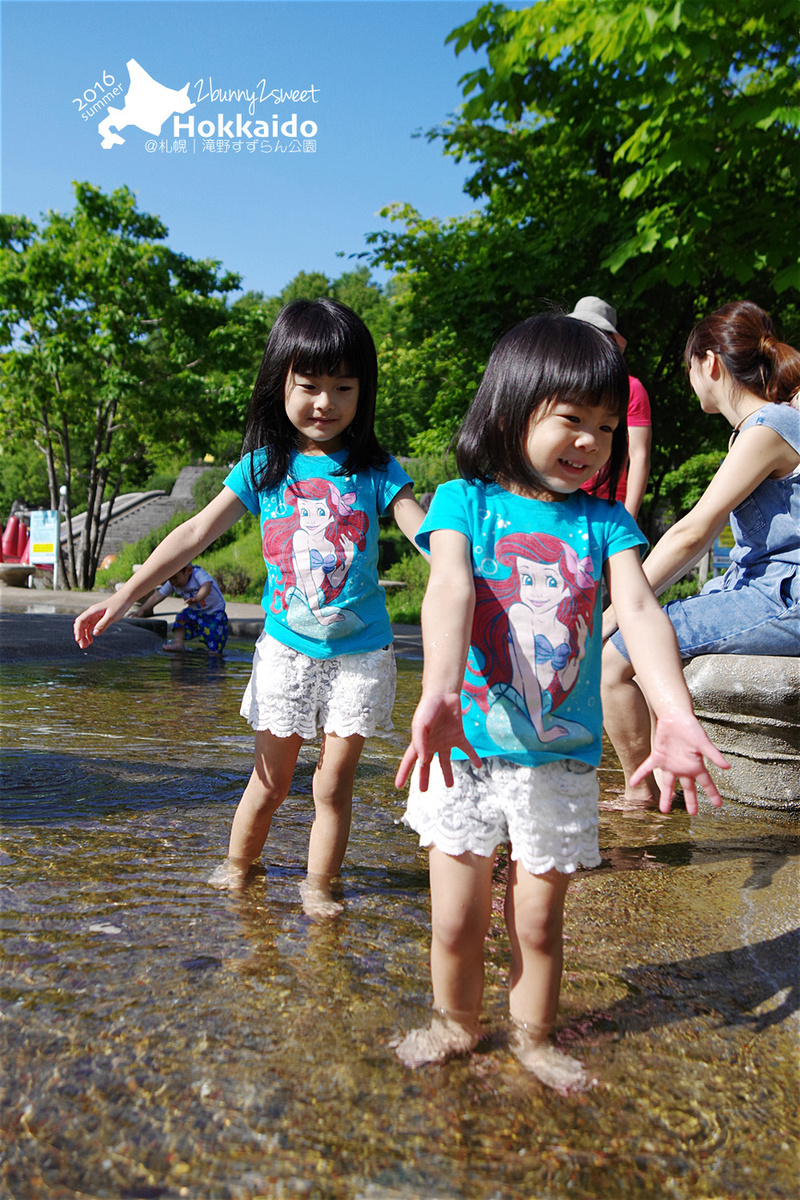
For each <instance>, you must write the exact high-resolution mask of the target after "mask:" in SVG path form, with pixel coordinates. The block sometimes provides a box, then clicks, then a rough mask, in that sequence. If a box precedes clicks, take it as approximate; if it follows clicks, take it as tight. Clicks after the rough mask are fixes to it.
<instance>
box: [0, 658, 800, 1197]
mask: <svg viewBox="0 0 800 1200" xmlns="http://www.w3.org/2000/svg"><path fill="white" fill-rule="evenodd" d="M250 656H251V646H249V645H246V644H245V643H240V644H231V645H230V646H229V655H228V658H227V661H226V662H225V663H224V664H215V663H213V662H211V661H209V659H208V658H207V657H206V656H205V655H204V654H203V653H202V652H198V653H192V654H187V655H186V656H185V657H184V658H175V657H169V656H167V655H164V654H160V653H155V654H152V655H148V656H145V657H138V658H127V659H121V660H117V661H97V660H94V661H93V660H92V658H91V654H90V653H89V654H87V655H85V656H83V657H82V658H81V659H78V660H75V661H71V662H69V663H68V664H64V665H58V664H52V663H40V662H37V663H27V664H26V663H12V664H10V665H8V666H7V667H6V668H5V669H4V673H3V693H2V701H1V703H2V726H3V747H4V749H3V766H4V776H5V779H4V787H3V832H4V849H3V852H2V857H1V858H0V864H1V866H2V872H1V878H2V890H0V896H2V899H3V929H4V946H3V952H2V954H3V957H2V1001H3V1004H2V1020H1V1021H0V1037H1V1038H2V1050H3V1060H4V1067H5V1079H4V1082H3V1092H2V1098H3V1116H2V1131H1V1132H2V1138H3V1141H4V1143H5V1144H4V1147H3V1150H4V1158H3V1165H2V1167H0V1195H2V1196H3V1197H10V1198H13V1200H36V1198H39V1197H42V1198H45V1197H46V1198H47V1200H51V1198H52V1200H61V1198H77V1197H83V1198H85V1197H97V1198H100V1197H115V1198H116V1197H119V1198H122V1197H131V1198H139V1200H147V1198H148V1197H165V1198H168V1200H170V1198H172V1197H188V1198H190V1200H217V1198H220V1200H221V1198H232V1200H253V1198H256V1197H263V1198H270V1200H271V1198H273V1197H306V1196H307V1197H314V1198H319V1200H339V1198H360V1197H364V1198H365V1200H406V1198H408V1200H410V1198H412V1197H415V1198H416V1197H420V1198H431V1200H432V1198H434V1197H436V1198H439V1200H451V1198H456V1197H458V1198H462V1197H463V1198H468V1200H535V1198H541V1200H562V1198H565V1197H581V1198H589V1197H591V1198H598V1200H599V1198H603V1200H634V1198H637V1197H676V1198H680V1200H689V1198H692V1200H694V1198H696V1197H708V1198H712V1197H713V1198H716V1200H734V1198H736V1200H739V1198H752V1200H769V1198H771V1197H786V1198H787V1200H788V1198H790V1197H791V1198H792V1200H794V1198H796V1196H797V1167H798V1157H797V1155H798V1141H797V1133H798V1130H797V1124H796V1107H797V1094H798V1087H797V1085H798V1070H797V1049H798V1040H797V1038H798V1029H799V1028H800V1025H799V1024H798V1007H800V991H799V989H798V974H797V962H798V934H797V931H796V928H795V927H796V924H797V920H796V915H797V884H798V873H797V863H798V856H799V855H800V829H798V826H797V824H796V823H792V822H791V821H790V820H788V819H787V818H786V817H785V816H781V815H777V814H776V815H770V814H768V813H765V812H763V811H759V810H755V809H748V808H745V807H740V806H735V805H731V804H727V805H726V806H725V808H724V809H722V810H721V811H716V810H714V809H712V808H711V806H710V805H708V804H705V803H703V805H702V807H701V812H700V813H699V815H698V816H697V817H695V818H689V817H688V816H687V815H686V813H685V812H676V813H674V814H673V815H671V816H669V817H666V818H664V817H660V816H657V815H653V814H647V815H640V816H625V815H622V814H620V813H618V812H613V811H604V812H603V813H602V817H601V843H600V844H601V851H602V854H603V865H602V866H601V867H600V868H599V869H598V870H596V871H588V872H581V873H579V875H578V876H577V877H576V880H575V882H574V884H573V886H572V887H571V889H570V892H569V894H568V898H567V924H566V928H567V941H566V964H565V978H564V988H563V994H562V1008H561V1014H560V1031H559V1035H558V1036H559V1041H560V1044H561V1045H562V1046H564V1047H567V1048H569V1049H570V1051H571V1052H572V1053H575V1054H576V1055H577V1056H578V1057H580V1058H581V1059H582V1060H583V1061H584V1062H585V1063H586V1064H587V1066H588V1067H589V1068H590V1069H591V1071H592V1072H593V1073H594V1074H595V1075H596V1076H597V1077H598V1079H599V1083H598V1086H597V1087H596V1088H595V1089H594V1090H593V1091H591V1092H590V1093H588V1094H587V1095H585V1096H582V1097H578V1098H571V1099H564V1098H562V1097H560V1096H558V1095H556V1094H555V1093H553V1092H550V1091H548V1090H546V1089H544V1088H543V1087H542V1086H541V1085H540V1084H539V1083H538V1082H537V1081H536V1079H534V1078H532V1077H531V1076H529V1075H527V1074H526V1072H525V1071H524V1070H523V1069H522V1067H521V1066H520V1065H519V1064H518V1063H517V1062H516V1060H515V1059H513V1058H512V1057H511V1055H510V1054H509V1052H508V1050H507V1049H506V1047H505V1045H504V1041H503V1036H504V1016H505V1009H506V999H505V992H504V976H505V970H506V963H507V943H506V940H505V935H504V931H503V926H502V908H501V902H500V887H499V884H498V891H497V903H496V912H495V918H494V921H493V926H492V930H491V934H490V938H489V940H488V943H487V949H488V970H487V992H486V1000H485V1014H486V1038H485V1040H484V1041H483V1042H482V1044H481V1046H480V1047H479V1051H478V1052H477V1053H476V1054H474V1055H473V1056H471V1057H470V1058H469V1059H465V1060H461V1061H456V1062H453V1063H450V1064H448V1065H446V1066H444V1067H428V1068H425V1069H423V1070H421V1071H418V1072H410V1071H408V1070H406V1069H405V1068H404V1067H402V1066H401V1065H400V1064H399V1062H398V1061H397V1060H396V1059H395V1056H394V1052H393V1050H392V1047H391V1041H392V1039H393V1038H396V1037H397V1036H398V1035H399V1034H401V1033H402V1032H403V1031H405V1030H407V1029H408V1028H410V1027H412V1026H415V1025H420V1024H423V1023H425V1022H426V1020H427V1017H428V1010H429V1005H430V987H429V973H428V964H427V955H428V937H429V919H428V912H429V909H428V890H427V862H426V856H425V854H424V853H423V852H422V851H420V850H419V848H418V847H417V845H416V838H415V836H414V835H413V834H412V833H411V832H410V831H409V830H407V829H406V828H405V827H404V826H402V825H400V824H399V823H398V822H399V818H400V816H401V814H402V809H403V803H402V797H401V796H400V795H399V794H398V793H397V792H396V791H395V790H394V787H393V785H392V776H393V774H394V770H395V766H396V763H397V761H398V758H399V755H400V753H401V751H402V748H403V746H404V744H405V731H406V730H407V727H408V722H409V719H410V714H411V712H412V710H413V705H414V703H415V700H416V697H417V694H418V689H419V674H420V664H419V663H418V662H413V661H401V662H400V663H399V675H400V679H399V695H398V703H397V706H396V709H395V725H396V731H395V732H394V733H393V734H390V735H388V736H387V737H385V738H380V739H373V740H371V741H370V742H369V743H368V744H367V747H366V750H365V753H364V757H363V760H362V765H361V768H360V771H359V775H358V779H357V785H356V795H357V799H356V803H355V807H354V822H353V834H352V838H351V842H350V847H349V849H348V854H347V859H346V862H345V867H344V870H343V888H344V897H345V903H346V910H345V913H344V914H343V916H342V917H340V918H339V919H338V920H336V921H334V922H332V923H324V924H319V923H314V922H312V921H310V920H309V919H308V918H306V917H305V916H304V915H303V913H302V910H301V907H300V903H299V897H298V884H299V882H300V880H301V879H302V878H303V874H304V870H303V868H304V863H305V855H306V849H307V842H308V831H309V826H310V820H311V808H312V804H311V795H310V785H311V773H312V770H313V766H314V762H315V750H314V747H313V746H307V747H305V748H304V750H303V752H302V753H301V761H300V764H299V766H298V770H297V772H296V775H295V780H294V785H293V791H292V794H291V795H290V797H289V799H288V800H287V801H286V803H285V805H284V806H283V808H282V809H281V811H280V813H279V814H278V816H277V817H276V819H275V821H274V824H273V831H272V836H271V840H270V841H269V842H268V844H267V848H266V850H265V854H264V864H265V868H266V875H265V876H261V877H260V878H258V879H256V880H255V882H254V883H253V884H252V885H251V886H250V887H249V888H248V889H247V890H246V892H245V893H244V894H242V895H240V896H231V895H229V894H227V893H220V892H217V891H214V890H213V889H211V888H210V887H208V886H207V884H206V880H207V878H208V876H209V874H210V872H211V870H212V869H213V867H214V866H215V865H216V864H217V863H218V862H219V861H220V860H221V859H222V858H223V857H224V853H225V847H226V844H227V837H228V830H229V826H230V821H231V818H232V815H233V811H234V808H235V805H236V803H237V801H238V798H239V795H240V793H241V789H242V786H243V783H244V781H245V779H246V777H247V775H248V774H249V770H250V766H251V754H252V741H251V735H250V733H249V731H248V729H247V727H246V725H245V724H244V722H243V721H242V720H241V718H240V717H239V715H238V705H239V698H240V696H241V693H242V691H243V689H244V685H245V682H246V679H247V675H248V673H249V666H250ZM619 780H620V776H619V773H618V771H616V770H614V767H613V764H611V760H610V759H607V761H606V762H605V763H604V769H603V770H602V772H601V783H602V786H603V787H604V788H605V789H606V790H607V793H608V794H610V792H608V789H611V788H613V787H614V786H615V785H617V784H618V783H619ZM501 873H502V865H501V867H500V868H499V870H498V875H500V874H501Z"/></svg>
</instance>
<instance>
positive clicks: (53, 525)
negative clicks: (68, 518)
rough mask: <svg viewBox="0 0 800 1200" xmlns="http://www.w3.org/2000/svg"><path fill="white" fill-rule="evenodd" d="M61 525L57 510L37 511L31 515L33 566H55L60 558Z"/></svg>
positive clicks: (31, 555) (30, 553)
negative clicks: (58, 557)
mask: <svg viewBox="0 0 800 1200" xmlns="http://www.w3.org/2000/svg"><path fill="white" fill-rule="evenodd" d="M59 524H60V521H59V513H58V511H57V510H56V509H37V510H34V511H33V512H32V513H31V534H30V549H29V556H30V561H31V565H35V566H54V565H55V562H56V558H57V556H58V542H59Z"/></svg>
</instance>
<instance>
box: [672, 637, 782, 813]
mask: <svg viewBox="0 0 800 1200" xmlns="http://www.w3.org/2000/svg"><path fill="white" fill-rule="evenodd" d="M685 676H686V682H687V684H688V687H689V691H690V692H691V694H692V699H693V701H694V707H695V712H696V713H697V716H698V718H699V719H700V721H701V722H702V723H703V726H704V728H705V730H706V732H707V733H708V736H709V737H710V738H711V740H712V741H713V742H714V743H715V745H717V746H718V747H719V749H720V750H721V751H722V753H723V754H724V755H725V757H726V758H727V759H728V761H729V762H730V764H731V769H730V770H729V771H722V770H719V768H717V767H714V766H713V764H712V765H710V771H711V775H712V777H713V779H714V782H715V783H716V785H717V787H718V788H719V792H720V795H721V796H724V797H725V798H726V799H729V800H738V801H739V802H740V803H742V804H751V805H755V806H756V807H760V808H770V809H781V810H783V811H784V812H796V813H798V814H800V661H799V660H798V659H796V658H772V657H769V656H766V655H764V656H758V657H756V656H754V655H744V654H708V655H703V656H701V657H700V658H695V659H692V661H691V662H690V663H689V664H688V665H687V667H686V669H685Z"/></svg>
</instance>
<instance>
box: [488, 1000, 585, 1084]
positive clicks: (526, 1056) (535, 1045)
mask: <svg viewBox="0 0 800 1200" xmlns="http://www.w3.org/2000/svg"><path fill="white" fill-rule="evenodd" d="M534 1030H535V1026H525V1025H524V1024H523V1023H522V1022H519V1021H514V1020H513V1018H512V1029H511V1037H510V1039H509V1047H510V1049H511V1051H512V1053H513V1054H515V1055H516V1056H517V1058H518V1059H519V1061H520V1062H521V1063H522V1065H523V1067H525V1069H526V1070H527V1071H530V1072H531V1074H532V1075H535V1076H536V1078H537V1079H538V1080H540V1081H541V1082H542V1083H543V1084H544V1085H545V1086H546V1087H550V1088H553V1090H554V1091H556V1092H558V1093H559V1094H560V1095H562V1096H570V1095H574V1094H575V1093H577V1092H586V1091H588V1090H589V1088H591V1087H594V1085H595V1083H597V1080H596V1079H594V1078H592V1076H591V1075H589V1073H588V1072H587V1071H586V1068H585V1067H584V1065H583V1063H580V1062H578V1060H577V1058H572V1057H571V1055H569V1054H564V1053H563V1051H561V1050H559V1049H557V1047H555V1046H554V1045H553V1043H552V1042H550V1041H548V1040H547V1039H546V1038H543V1037H542V1036H541V1034H540V1033H537V1032H534Z"/></svg>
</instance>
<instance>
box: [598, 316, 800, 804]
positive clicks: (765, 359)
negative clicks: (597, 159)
mask: <svg viewBox="0 0 800 1200" xmlns="http://www.w3.org/2000/svg"><path fill="white" fill-rule="evenodd" d="M684 361H685V363H686V371H687V374H688V376H689V383H690V385H691V387H692V390H693V391H694V393H695V395H696V396H697V398H698V400H699V401H700V407H701V408H702V410H703V412H705V413H718V414H719V415H720V416H722V417H724V418H725V420H726V421H727V422H728V424H729V425H731V426H732V428H733V432H732V434H731V439H730V443H729V447H728V454H727V456H726V458H725V459H724V461H723V463H722V465H721V466H720V468H719V470H718V471H717V473H716V475H715V476H714V478H713V479H712V480H711V483H710V484H709V485H708V487H707V488H706V490H705V492H704V493H703V495H702V496H701V497H700V499H699V500H698V501H697V504H695V506H694V508H692V510H691V511H690V512H688V513H687V514H686V516H684V517H682V518H681V519H680V520H679V521H676V523H675V524H674V525H672V526H671V527H670V528H669V529H668V530H667V532H666V533H665V534H664V536H663V537H662V538H661V540H660V541H659V542H658V543H657V545H656V546H655V547H654V549H653V551H652V553H651V554H650V555H649V556H648V557H647V558H646V559H645V562H644V573H645V575H646V576H647V578H648V580H649V582H650V584H651V586H652V587H653V588H654V590H655V591H656V593H657V594H658V593H660V592H663V591H664V589H665V588H667V587H669V585H670V584H671V583H673V582H674V581H675V580H677V579H680V577H681V576H682V575H683V574H685V572H686V571H687V570H689V568H690V567H692V566H693V565H694V564H695V563H696V562H697V561H698V559H699V558H701V557H702V556H703V555H704V554H707V553H708V551H709V550H710V548H711V546H712V545H713V544H714V542H715V541H716V539H717V537H718V536H719V534H720V532H721V531H722V529H723V528H724V527H725V525H727V524H728V523H730V527H731V531H732V533H733V538H734V546H733V549H732V550H731V556H730V557H731V565H730V567H729V569H728V571H727V572H726V573H725V575H724V576H723V577H722V578H718V579H712V580H709V582H708V583H707V584H706V585H705V587H704V588H703V590H702V592H701V593H700V595H698V596H690V597H689V598H688V599H685V600H673V601H672V602H671V603H669V604H667V605H665V606H664V611H665V612H666V614H667V617H668V618H669V620H670V622H671V623H672V627H673V629H674V630H675V634H676V636H677V639H678V646H679V648H680V652H681V655H682V657H683V658H684V659H690V658H696V657H698V656H699V655H701V654H756V655H762V654H764V655H772V656H776V657H789V658H796V657H797V655H798V654H800V351H798V350H796V349H795V348H794V347H793V346H790V345H788V344H787V343H786V342H783V341H781V340H780V338H778V337H777V335H776V333H775V328H774V326H773V324H772V320H771V319H770V317H769V315H768V314H767V313H765V312H764V310H763V309H762V308H759V307H758V305H757V304H753V303H752V302H751V301H749V300H737V301H734V302H733V303H731V304H726V305H724V306H723V307H722V308H720V309H719V310H718V311H717V312H715V313H712V314H711V315H710V316H708V317H705V318H704V320H702V321H700V323H699V324H698V325H696V326H695V328H694V329H693V330H692V333H691V334H690V336H689V340H688V342H687V343H686V351H685V354H684ZM615 609H616V605H615V606H614V608H613V609H610V610H608V611H607V612H606V613H605V615H604V618H603V631H604V634H605V636H608V635H609V634H611V633H613V631H614V630H615V629H616V628H617V624H618V621H617V616H616V613H615ZM635 675H636V667H635V664H634V662H633V661H632V658H631V656H630V654H629V652H628V647H627V639H626V638H625V636H624V630H622V629H621V628H620V631H619V632H618V633H616V634H615V635H614V636H613V637H612V638H611V641H610V642H608V643H607V644H606V648H605V650H604V652H603V710H604V713H605V723H606V730H607V732H608V735H609V737H610V738H611V741H612V742H613V744H614V748H615V750H616V751H617V754H618V756H619V760H620V763H621V765H622V769H623V772H624V775H625V793H624V795H623V798H622V801H621V803H622V805H623V807H635V808H655V806H656V805H657V804H658V794H659V788H658V784H657V782H656V779H655V777H654V776H653V775H652V774H651V773H646V774H645V775H644V776H642V775H639V776H638V781H637V779H634V769H635V767H636V765H637V764H638V763H639V762H640V761H641V759H642V757H643V755H645V754H646V753H647V750H648V748H649V746H650V739H651V729H650V713H649V711H648V708H647V704H646V703H645V700H644V697H643V696H642V693H641V691H640V689H639V687H638V686H637V684H636V681H635V679H634V676H635Z"/></svg>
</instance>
